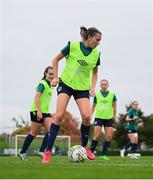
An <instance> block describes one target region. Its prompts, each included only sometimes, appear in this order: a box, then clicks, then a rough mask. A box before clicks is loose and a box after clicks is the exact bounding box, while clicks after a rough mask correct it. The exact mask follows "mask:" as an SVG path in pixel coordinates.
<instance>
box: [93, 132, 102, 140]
mask: <svg viewBox="0 0 153 180" xmlns="http://www.w3.org/2000/svg"><path fill="white" fill-rule="evenodd" d="M100 135H101V133H97V134H95V135H94V138H93V139H94V140H96V141H98V140H99V139H100Z"/></svg>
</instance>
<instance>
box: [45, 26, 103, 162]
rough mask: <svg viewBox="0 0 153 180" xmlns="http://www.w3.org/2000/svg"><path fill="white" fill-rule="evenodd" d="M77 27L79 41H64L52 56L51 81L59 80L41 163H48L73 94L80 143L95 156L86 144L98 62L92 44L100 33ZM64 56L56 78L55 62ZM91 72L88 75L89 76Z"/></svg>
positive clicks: (94, 29) (89, 156) (55, 82)
mask: <svg viewBox="0 0 153 180" xmlns="http://www.w3.org/2000/svg"><path fill="white" fill-rule="evenodd" d="M80 29H81V31H80V34H81V38H82V40H83V42H68V44H67V46H66V47H65V48H63V49H62V50H61V52H60V53H58V54H57V55H56V57H55V58H54V59H53V71H54V79H53V80H52V82H51V83H52V85H53V86H56V85H57V83H58V81H59V85H58V88H57V93H58V99H57V109H56V113H55V116H54V118H53V121H54V122H53V123H52V125H51V127H50V136H49V138H48V145H47V148H46V150H47V151H46V152H45V153H44V157H43V161H42V162H43V163H48V162H49V160H50V157H51V149H52V146H53V144H54V141H55V138H56V136H57V134H58V131H59V127H60V122H61V121H62V118H63V115H64V113H65V111H66V108H67V105H68V102H69V100H70V98H71V96H73V97H74V99H75V102H76V104H77V106H78V108H79V110H80V114H81V117H82V124H81V137H82V146H83V147H85V149H86V151H87V156H88V158H89V159H94V158H95V155H94V154H93V153H91V151H90V150H89V149H88V148H87V147H86V145H87V143H88V137H89V130H90V119H91V110H90V100H89V95H91V96H93V95H94V94H95V85H96V82H97V71H98V65H99V64H100V53H99V51H98V50H97V49H96V47H97V46H98V45H99V43H100V40H101V36H102V34H101V32H100V31H99V30H98V29H96V28H94V27H91V28H89V29H86V28H85V27H81V28H80ZM64 57H65V58H66V66H65V68H64V71H63V73H62V75H61V77H60V79H59V77H58V63H59V61H60V60H61V59H63V58H64ZM91 73H92V77H91V76H90V75H91ZM90 77H91V79H90Z"/></svg>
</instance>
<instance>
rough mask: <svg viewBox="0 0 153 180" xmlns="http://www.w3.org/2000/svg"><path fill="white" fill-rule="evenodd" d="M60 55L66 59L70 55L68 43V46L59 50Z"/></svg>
mask: <svg viewBox="0 0 153 180" xmlns="http://www.w3.org/2000/svg"><path fill="white" fill-rule="evenodd" d="M61 53H62V54H63V55H64V56H65V57H68V56H69V53H70V41H69V42H68V44H67V45H66V46H65V47H64V48H63V49H62V50H61Z"/></svg>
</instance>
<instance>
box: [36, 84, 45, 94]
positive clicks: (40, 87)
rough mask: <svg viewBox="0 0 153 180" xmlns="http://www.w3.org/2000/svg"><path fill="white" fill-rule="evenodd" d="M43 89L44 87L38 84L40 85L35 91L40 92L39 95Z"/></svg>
mask: <svg viewBox="0 0 153 180" xmlns="http://www.w3.org/2000/svg"><path fill="white" fill-rule="evenodd" d="M44 89H45V87H44V85H43V84H41V83H40V84H39V85H38V87H37V91H38V92H40V93H41V94H42V93H43V92H44Z"/></svg>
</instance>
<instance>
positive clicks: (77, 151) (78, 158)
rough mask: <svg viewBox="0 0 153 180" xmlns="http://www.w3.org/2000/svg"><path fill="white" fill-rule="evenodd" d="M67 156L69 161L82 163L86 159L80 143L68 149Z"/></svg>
mask: <svg viewBox="0 0 153 180" xmlns="http://www.w3.org/2000/svg"><path fill="white" fill-rule="evenodd" d="M68 157H69V159H70V161H71V162H75V163H76V162H79V163H82V162H84V161H85V160H86V159H87V153H86V150H85V149H84V147H82V146H81V145H75V146H73V147H71V149H70V150H69V151H68Z"/></svg>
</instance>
